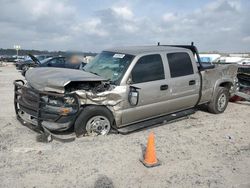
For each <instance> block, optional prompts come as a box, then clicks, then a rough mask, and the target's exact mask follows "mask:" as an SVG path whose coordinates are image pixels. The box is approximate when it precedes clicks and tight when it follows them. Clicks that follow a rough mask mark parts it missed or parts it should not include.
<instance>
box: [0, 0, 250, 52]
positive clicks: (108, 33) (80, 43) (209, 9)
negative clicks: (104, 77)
mask: <svg viewBox="0 0 250 188" xmlns="http://www.w3.org/2000/svg"><path fill="white" fill-rule="evenodd" d="M99 3H101V2H99ZM143 3H145V2H144V1H142V0H137V1H133V2H130V3H129V4H128V3H127V2H120V1H115V2H111V3H110V4H108V5H105V6H97V5H96V4H95V2H89V6H88V7H85V6H84V5H85V4H86V3H82V2H78V1H74V3H73V2H72V1H69V0H36V1H33V0H16V1H13V0H1V6H0V28H1V30H0V45H1V46H0V47H4V48H6V47H8V48H9V47H12V46H13V44H15V43H18V44H21V46H22V47H23V48H35V49H48V50H86V51H100V50H102V49H104V48H107V47H111V46H124V45H147V44H156V43H157V42H158V41H160V42H161V43H162V44H164V43H165V44H188V43H190V42H191V41H194V42H195V43H196V44H197V45H198V47H199V48H200V49H201V50H202V51H208V50H222V51H247V50H248V51H250V45H249V35H250V25H249V24H248V22H249V21H248V19H249V18H250V12H249V11H248V10H249V9H250V6H249V5H250V3H249V2H248V1H247V0H213V1H212V2H209V3H206V4H204V3H201V5H200V6H199V7H198V8H195V9H194V8H193V7H192V6H191V7H189V9H188V8H185V9H182V8H180V7H179V6H177V5H175V4H174V2H171V3H173V5H172V6H175V8H172V9H169V6H168V5H169V3H165V4H161V3H159V2H158V1H154V3H150V4H148V8H147V6H145V8H144V6H142V4H143ZM183 3H184V2H183ZM188 4H190V3H188ZM149 5H150V6H149ZM100 7H102V8H100ZM154 10H157V11H154Z"/></svg>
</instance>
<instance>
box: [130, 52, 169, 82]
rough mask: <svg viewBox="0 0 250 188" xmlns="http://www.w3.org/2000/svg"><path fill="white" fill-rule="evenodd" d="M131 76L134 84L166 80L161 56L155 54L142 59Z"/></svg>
mask: <svg viewBox="0 0 250 188" xmlns="http://www.w3.org/2000/svg"><path fill="white" fill-rule="evenodd" d="M131 76H132V82H133V83H142V82H149V81H154V80H162V79H165V75H164V68H163V63H162V59H161V56H160V55H159V54H155V55H146V56H143V57H141V58H140V59H139V60H138V61H137V63H136V64H135V66H134V68H133V70H132V74H131Z"/></svg>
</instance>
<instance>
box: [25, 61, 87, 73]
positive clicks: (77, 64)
mask: <svg viewBox="0 0 250 188" xmlns="http://www.w3.org/2000/svg"><path fill="white" fill-rule="evenodd" d="M32 60H33V61H34V62H35V64H34V65H33V66H32V68H38V67H57V68H68V69H80V68H81V67H84V66H85V63H83V62H81V61H79V60H78V59H77V58H75V57H74V56H72V57H69V58H66V57H62V56H56V57H49V58H47V59H44V60H42V61H39V60H38V59H36V58H35V57H34V56H33V57H32ZM29 68H30V67H27V69H24V68H23V70H22V75H23V76H25V74H26V72H27V71H28V70H29Z"/></svg>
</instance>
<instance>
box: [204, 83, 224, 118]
mask: <svg viewBox="0 0 250 188" xmlns="http://www.w3.org/2000/svg"><path fill="white" fill-rule="evenodd" d="M228 101H229V90H228V89H227V88H225V87H219V88H218V89H217V92H216V94H215V95H214V98H213V100H212V101H211V102H210V103H209V104H208V111H209V112H211V113H213V114H220V113H223V112H224V111H225V110H226V108H227V105H228Z"/></svg>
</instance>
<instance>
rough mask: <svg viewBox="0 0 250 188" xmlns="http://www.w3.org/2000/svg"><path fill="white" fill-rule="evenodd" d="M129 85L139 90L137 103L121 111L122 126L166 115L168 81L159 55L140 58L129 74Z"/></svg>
mask: <svg viewBox="0 0 250 188" xmlns="http://www.w3.org/2000/svg"><path fill="white" fill-rule="evenodd" d="M131 80H132V83H131V84H130V85H131V86H133V87H136V88H139V89H138V92H139V101H138V104H137V105H136V106H134V107H133V106H129V105H128V107H127V109H125V110H123V113H122V125H128V124H131V123H134V122H137V121H141V120H145V119H150V118H152V117H155V116H159V115H162V114H165V113H166V103H165V102H164V101H166V98H167V96H168V95H169V90H168V83H167V82H168V81H167V80H166V79H165V71H164V66H163V62H162V58H161V55H160V54H153V55H146V56H143V57H141V58H140V59H139V60H138V61H137V63H136V64H135V66H134V67H133V70H132V72H131Z"/></svg>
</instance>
